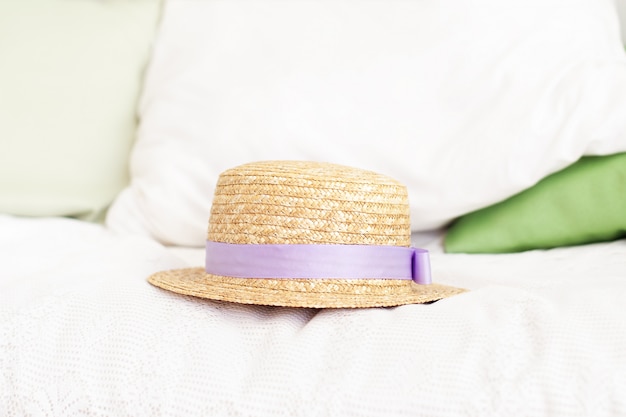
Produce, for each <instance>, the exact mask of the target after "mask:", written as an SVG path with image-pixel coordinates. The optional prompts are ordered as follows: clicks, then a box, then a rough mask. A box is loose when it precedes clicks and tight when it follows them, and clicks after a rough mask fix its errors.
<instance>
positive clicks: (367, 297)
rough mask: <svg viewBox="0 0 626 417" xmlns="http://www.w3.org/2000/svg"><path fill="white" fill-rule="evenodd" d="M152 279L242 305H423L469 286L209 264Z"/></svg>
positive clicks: (182, 291) (175, 288)
mask: <svg viewBox="0 0 626 417" xmlns="http://www.w3.org/2000/svg"><path fill="white" fill-rule="evenodd" d="M148 281H149V282H150V283H151V284H153V285H155V286H157V287H160V288H163V289H165V290H169V291H172V292H175V293H179V294H185V295H192V296H194V297H201V298H209V299H212V300H221V301H230V302H235V303H242V304H259V305H271V306H284V307H310V308H366V307H392V306H398V305H404V304H421V303H428V302H432V301H437V300H440V299H442V298H446V297H450V296H452V295H455V294H459V293H462V292H464V291H465V290H463V289H460V288H455V287H449V286H446V285H440V284H430V285H418V284H415V283H414V282H412V281H408V280H388V279H358V280H343V279H342V280H340V279H266V278H262V279H255V278H231V277H223V276H219V275H212V274H208V273H206V272H205V271H204V269H203V268H185V269H175V270H169V271H162V272H157V273H156V274H153V275H151V276H150V277H149V278H148Z"/></svg>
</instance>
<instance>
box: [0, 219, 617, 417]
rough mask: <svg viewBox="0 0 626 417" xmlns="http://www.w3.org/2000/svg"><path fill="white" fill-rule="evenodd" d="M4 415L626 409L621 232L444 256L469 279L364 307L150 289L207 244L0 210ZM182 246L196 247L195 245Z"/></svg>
mask: <svg viewBox="0 0 626 417" xmlns="http://www.w3.org/2000/svg"><path fill="white" fill-rule="evenodd" d="M0 230H2V233H1V234H0V253H1V254H2V262H1V266H0V415H2V416H20V417H21V416H83V415H85V416H86V415H89V416H111V415H115V416H134V417H139V416H201V415H202V416H206V415H215V416H225V415H231V416H326V415H341V416H393V415H403V416H523V415H532V416H556V415H560V416H565V415H567V416H589V415H593V416H617V415H625V414H626V315H625V314H624V300H625V299H626V241H623V240H622V241H617V242H613V243H606V244H598V245H591V246H584V247H575V248H564V249H557V250H551V251H545V252H544V251H536V252H528V253H523V254H518V255H497V256H490V255H445V254H442V253H440V252H439V253H438V249H437V248H438V247H439V246H438V243H437V241H436V240H435V241H433V242H431V244H430V245H429V247H430V248H431V249H433V251H434V253H433V255H432V263H433V268H434V277H435V279H436V281H438V282H441V283H446V284H451V285H458V286H465V287H467V288H470V289H472V291H471V292H469V293H466V294H463V295H459V296H455V297H452V298H449V299H446V300H442V301H439V302H437V303H434V304H432V305H411V306H403V307H398V308H379V309H365V310H314V309H289V308H274V307H260V306H244V305H237V304H229V303H220V302H213V301H208V300H200V299H194V298H191V297H186V296H180V295H176V294H171V293H168V292H166V291H163V290H160V289H157V288H154V287H152V286H150V285H149V284H148V283H147V282H146V276H147V275H148V274H149V273H151V272H153V271H156V270H159V269H162V268H171V267H180V266H183V265H184V264H185V263H186V262H185V261H183V260H182V259H181V258H179V257H178V256H177V255H175V254H174V253H176V254H180V253H184V254H185V255H183V256H184V257H186V258H188V259H201V256H200V254H201V252H199V251H189V250H183V249H177V250H176V251H175V252H172V251H171V250H166V249H164V248H163V247H161V246H160V245H158V244H156V243H154V242H152V241H149V240H146V239H143V238H132V237H120V236H116V235H113V234H112V233H110V232H108V231H106V230H104V229H102V228H100V227H99V226H95V225H91V224H84V223H79V222H76V221H71V220H58V219H49V220H46V219H40V220H24V219H14V218H10V217H2V216H0ZM190 256H191V258H189V257H190Z"/></svg>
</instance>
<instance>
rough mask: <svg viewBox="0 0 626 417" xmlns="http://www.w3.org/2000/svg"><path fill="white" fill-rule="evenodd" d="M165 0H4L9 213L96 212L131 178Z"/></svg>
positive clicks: (2, 179)
mask: <svg viewBox="0 0 626 417" xmlns="http://www.w3.org/2000/svg"><path fill="white" fill-rule="evenodd" d="M160 7H161V6H160V0H132V1H128V0H109V1H96V0H78V1H76V0H16V1H13V0H0V212H2V213H10V214H16V215H25V216H80V217H83V218H84V217H91V218H95V217H97V216H98V215H100V214H101V213H102V211H103V210H104V209H105V208H106V207H107V206H108V205H109V204H110V203H111V201H112V200H113V198H114V197H115V195H116V194H117V193H118V192H119V191H120V190H121V189H122V188H123V187H124V186H125V185H126V183H127V182H128V168H127V166H128V157H129V152H130V149H131V146H132V142H133V139H134V135H135V129H136V124H137V117H136V114H137V111H136V105H137V101H138V95H139V92H140V89H141V85H142V81H143V80H142V78H143V73H144V69H145V66H146V64H147V61H148V58H149V55H150V50H151V45H152V41H153V38H154V35H155V30H156V26H157V21H158V18H159V14H160Z"/></svg>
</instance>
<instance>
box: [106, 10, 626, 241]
mask: <svg viewBox="0 0 626 417" xmlns="http://www.w3.org/2000/svg"><path fill="white" fill-rule="evenodd" d="M140 113H141V120H142V123H141V126H140V129H139V134H138V140H137V143H136V146H135V148H134V151H133V156H132V160H131V174H132V181H131V184H130V186H129V187H128V188H127V189H126V190H124V191H123V192H122V193H121V195H120V196H119V197H118V199H117V200H116V202H115V203H114V205H113V207H112V208H111V210H110V211H109V214H108V219H107V224H108V225H109V226H110V227H111V228H113V229H115V230H118V231H124V232H132V233H138V234H142V235H145V236H152V237H154V238H156V239H158V240H160V241H162V242H164V243H166V244H175V245H185V246H203V245H204V239H205V228H206V221H207V215H208V212H209V208H210V205H211V200H212V195H213V190H214V188H215V183H216V180H217V176H218V175H219V173H220V172H222V171H223V170H225V169H227V168H231V167H233V166H236V165H238V164H241V163H246V162H251V161H255V160H265V159H270V160H275V159H303V160H317V161H328V162H335V163H340V164H345V165H350V166H355V167H358V168H364V169H370V170H374V171H378V172H381V173H383V174H387V175H390V176H392V177H394V178H396V179H398V180H400V181H401V182H403V183H404V184H406V185H407V187H408V190H409V197H410V199H411V210H412V212H411V218H412V227H413V229H414V230H427V229H431V228H438V227H439V226H441V225H442V224H444V223H446V222H448V221H450V220H451V219H453V218H455V217H457V216H459V215H462V214H465V213H467V212H469V211H473V210H475V209H477V208H480V207H484V206H487V205H489V204H492V203H495V202H497V201H500V200H503V199H504V198H506V197H509V196H511V195H513V194H515V193H517V192H519V191H521V190H523V189H525V188H527V187H529V186H531V185H533V184H535V183H536V182H537V181H539V180H540V179H541V178H543V177H545V176H546V175H547V174H549V173H552V172H554V171H556V170H558V169H561V168H563V167H565V166H566V165H568V164H570V163H572V162H574V161H576V160H577V159H578V158H579V157H580V156H581V155H583V154H608V153H615V152H619V151H626V54H625V53H624V48H623V45H622V43H621V40H620V32H619V24H618V19H617V13H616V10H615V5H614V3H613V1H612V0H528V1H524V2H520V1H519V0H475V1H471V2H467V1H466V2H459V1H456V0H445V1H442V2H425V1H403V0H362V1H355V0H335V1H326V0H309V1H284V0H258V1H224V0H206V1H195V0H170V1H169V2H168V4H167V7H166V9H165V12H164V17H163V23H162V26H161V30H160V34H159V37H158V40H157V42H156V46H155V51H154V54H153V59H152V62H151V64H150V68H149V71H148V74H147V80H146V87H145V90H144V94H143V98H142V100H141V106H140Z"/></svg>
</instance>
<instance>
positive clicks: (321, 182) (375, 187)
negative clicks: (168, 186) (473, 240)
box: [149, 161, 463, 308]
mask: <svg viewBox="0 0 626 417" xmlns="http://www.w3.org/2000/svg"><path fill="white" fill-rule="evenodd" d="M410 233H411V232H410V219H409V204H408V195H407V191H406V187H405V186H404V185H402V184H401V183H399V182H397V181H395V180H393V179H391V178H389V177H386V176H384V175H380V174H377V173H374V172H370V171H364V170H360V169H355V168H349V167H345V166H340V165H334V164H327V163H313V162H299V161H268V162H257V163H252V164H246V165H242V166H239V167H236V168H233V169H230V170H227V171H225V172H224V173H222V174H221V176H220V178H219V180H218V183H217V187H216V190H215V198H214V200H213V206H212V208H211V216H210V219H209V227H208V235H207V239H208V240H210V241H214V242H223V243H234V244H349V245H389V246H405V247H408V246H410V243H411V241H410V239H411V234H410ZM250 278H254V277H250ZM149 282H150V283H152V284H154V285H156V286H158V287H161V288H164V289H167V290H170V291H173V292H177V293H181V294H186V295H193V296H197V297H203V298H212V299H217V300H225V301H234V302H239V303H245V304H265V305H279V306H290V307H330V308H340V307H343V308H356V307H377V306H395V305H402V304H413V303H425V302H430V301H435V300H438V299H441V298H444V297H447V296H450V295H453V294H457V293H459V292H462V291H463V290H461V289H458V288H452V287H447V286H443V285H438V284H431V285H418V284H415V283H413V282H412V281H410V280H396V279H333V277H328V279H249V278H232V277H224V276H217V275H212V274H208V273H206V272H205V271H204V269H202V268H191V269H182V270H172V271H164V272H159V273H157V274H154V275H152V276H151V277H150V278H149Z"/></svg>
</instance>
